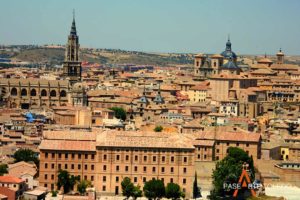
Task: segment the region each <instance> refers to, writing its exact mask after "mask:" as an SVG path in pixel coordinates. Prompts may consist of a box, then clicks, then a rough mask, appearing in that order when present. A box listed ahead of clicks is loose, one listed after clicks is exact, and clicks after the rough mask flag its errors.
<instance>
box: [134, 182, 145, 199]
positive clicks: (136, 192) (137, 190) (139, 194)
mask: <svg viewBox="0 0 300 200" xmlns="http://www.w3.org/2000/svg"><path fill="white" fill-rule="evenodd" d="M142 193H143V192H142V190H141V187H140V186H139V185H138V186H134V188H133V192H132V195H131V196H132V197H133V199H134V200H135V199H137V198H138V197H142Z"/></svg>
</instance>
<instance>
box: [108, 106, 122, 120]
mask: <svg viewBox="0 0 300 200" xmlns="http://www.w3.org/2000/svg"><path fill="white" fill-rule="evenodd" d="M110 110H113V111H114V112H115V116H116V118H117V119H121V120H123V121H125V120H126V111H125V110H124V109H123V108H119V107H112V108H110Z"/></svg>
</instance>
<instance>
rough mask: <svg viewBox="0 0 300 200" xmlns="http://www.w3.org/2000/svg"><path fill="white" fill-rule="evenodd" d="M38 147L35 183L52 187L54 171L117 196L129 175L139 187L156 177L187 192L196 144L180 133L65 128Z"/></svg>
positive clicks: (189, 191)
mask: <svg viewBox="0 0 300 200" xmlns="http://www.w3.org/2000/svg"><path fill="white" fill-rule="evenodd" d="M44 137H45V139H44V140H43V141H42V143H41V145H40V179H39V181H40V185H41V186H44V187H47V188H49V189H51V190H54V189H56V182H57V175H58V170H59V169H65V170H68V171H69V172H70V173H71V174H73V175H79V176H80V178H81V180H82V179H86V180H90V181H91V182H92V183H93V185H94V187H95V188H96V191H97V192H100V193H102V194H117V195H118V194H121V193H122V189H121V182H122V180H123V178H125V177H129V178H131V180H132V181H133V183H134V184H135V185H140V186H141V187H143V185H144V183H145V182H146V181H149V180H151V179H154V178H155V179H161V180H163V181H164V183H165V184H167V183H169V182H174V183H178V184H179V185H180V186H181V188H182V189H183V191H184V192H185V194H186V197H188V198H189V197H191V195H192V185H193V184H192V183H193V180H194V173H195V169H194V158H195V153H194V151H195V148H194V146H193V144H192V142H191V140H190V139H188V138H186V137H185V136H183V135H181V134H171V133H168V134H165V133H159V134H158V133H154V132H153V133H152V132H143V133H142V132H120V131H104V132H96V131H93V132H69V131H53V132H46V133H45V134H44Z"/></svg>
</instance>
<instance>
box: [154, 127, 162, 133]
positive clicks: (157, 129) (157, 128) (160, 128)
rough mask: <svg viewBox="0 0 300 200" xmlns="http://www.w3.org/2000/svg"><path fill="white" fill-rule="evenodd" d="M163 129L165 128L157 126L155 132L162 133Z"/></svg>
mask: <svg viewBox="0 0 300 200" xmlns="http://www.w3.org/2000/svg"><path fill="white" fill-rule="evenodd" d="M163 129H164V128H163V127H162V126H156V127H155V128H154V131H155V132H162V130H163Z"/></svg>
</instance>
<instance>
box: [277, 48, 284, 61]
mask: <svg viewBox="0 0 300 200" xmlns="http://www.w3.org/2000/svg"><path fill="white" fill-rule="evenodd" d="M276 57H277V64H283V62H284V53H283V52H282V50H281V48H280V49H279V52H278V53H277V54H276Z"/></svg>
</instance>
